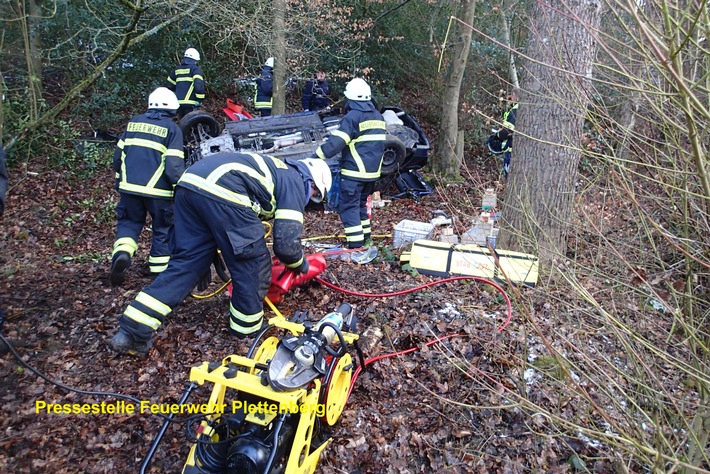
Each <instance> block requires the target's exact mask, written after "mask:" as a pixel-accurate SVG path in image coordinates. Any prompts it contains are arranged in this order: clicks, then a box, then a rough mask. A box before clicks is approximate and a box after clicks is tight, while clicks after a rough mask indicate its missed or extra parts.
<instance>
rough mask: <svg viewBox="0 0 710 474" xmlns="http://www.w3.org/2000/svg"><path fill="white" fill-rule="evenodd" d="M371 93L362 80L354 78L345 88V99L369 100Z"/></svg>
mask: <svg viewBox="0 0 710 474" xmlns="http://www.w3.org/2000/svg"><path fill="white" fill-rule="evenodd" d="M371 96H372V91H371V90H370V86H369V85H368V84H367V82H365V80H364V79H360V78H359V77H356V78H355V79H353V80H352V81H350V82H348V85H347V86H345V97H347V98H348V99H350V100H363V101H364V100H370V98H371Z"/></svg>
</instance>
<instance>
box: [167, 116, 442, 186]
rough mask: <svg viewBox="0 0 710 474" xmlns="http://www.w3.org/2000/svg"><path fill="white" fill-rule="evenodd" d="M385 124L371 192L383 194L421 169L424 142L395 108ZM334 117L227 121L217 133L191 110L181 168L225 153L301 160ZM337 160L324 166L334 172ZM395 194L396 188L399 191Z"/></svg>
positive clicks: (333, 125)
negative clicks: (401, 178) (378, 168)
mask: <svg viewBox="0 0 710 474" xmlns="http://www.w3.org/2000/svg"><path fill="white" fill-rule="evenodd" d="M381 112H382V115H383V117H384V118H385V122H386V124H387V140H386V142H385V153H384V157H383V160H382V169H381V172H382V176H381V178H380V180H379V181H378V182H377V184H376V189H377V190H380V191H386V190H387V189H388V188H389V187H390V185H391V184H392V183H393V182H394V181H395V180H396V179H397V178H398V177H399V176H400V175H402V174H403V173H405V172H410V171H412V172H413V171H416V170H418V169H420V168H422V167H423V166H425V165H426V164H427V161H428V159H429V140H428V138H427V136H426V134H425V133H424V131H423V130H422V129H421V127H420V126H419V124H418V123H417V122H416V121H415V120H414V118H412V117H411V116H410V115H409V114H407V113H406V112H405V111H404V110H402V109H400V108H398V107H388V106H385V107H383V108H382V109H381ZM342 117H343V116H342V115H340V114H338V113H337V112H332V111H328V112H323V111H320V112H298V113H293V114H283V115H273V116H270V117H254V118H245V119H241V120H232V121H228V122H226V123H225V125H224V129H223V130H222V131H221V132H220V125H219V122H218V121H217V120H216V119H215V118H214V117H213V116H212V115H210V114H209V113H207V112H205V111H202V110H196V111H193V112H190V113H189V114H187V115H185V116H184V117H183V118H182V120H181V121H180V128H181V129H182V132H183V135H184V137H185V153H186V157H185V158H186V162H187V165H188V166H189V165H191V164H192V163H194V162H196V161H198V160H200V159H202V158H203V157H205V156H208V155H211V154H214V153H220V152H229V151H232V152H234V151H242V152H257V153H264V154H268V155H273V156H276V157H279V158H294V159H303V158H308V157H309V156H311V155H312V154H313V153H314V152H315V151H316V149H317V148H318V146H320V144H321V143H323V142H324V141H325V140H327V139H328V137H329V136H330V134H331V132H333V131H334V130H337V129H338V126H339V124H340V120H341V119H342ZM338 159H339V156H336V157H333V158H331V159H330V160H328V161H329V164H331V167H333V168H334V169H335V168H337V162H338ZM400 191H401V189H400Z"/></svg>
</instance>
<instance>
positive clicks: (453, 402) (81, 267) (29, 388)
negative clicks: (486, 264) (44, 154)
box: [0, 158, 609, 474]
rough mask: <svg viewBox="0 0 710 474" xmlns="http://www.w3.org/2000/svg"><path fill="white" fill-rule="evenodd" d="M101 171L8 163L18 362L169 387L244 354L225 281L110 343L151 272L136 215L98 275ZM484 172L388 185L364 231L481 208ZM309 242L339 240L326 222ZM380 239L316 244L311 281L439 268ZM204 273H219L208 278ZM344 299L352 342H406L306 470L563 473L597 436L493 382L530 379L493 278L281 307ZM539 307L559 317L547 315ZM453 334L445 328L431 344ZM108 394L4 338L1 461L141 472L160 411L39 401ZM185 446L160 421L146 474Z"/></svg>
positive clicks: (1, 235)
mask: <svg viewBox="0 0 710 474" xmlns="http://www.w3.org/2000/svg"><path fill="white" fill-rule="evenodd" d="M491 160H492V158H491ZM496 166H497V165H495V163H493V165H492V167H493V168H495V167H496ZM111 174H112V173H111V171H110V170H109V169H108V166H107V167H106V169H98V170H97V171H95V172H94V173H92V174H91V175H89V176H85V177H83V178H82V179H76V178H70V179H68V178H69V177H68V176H67V173H65V172H62V171H57V170H51V169H50V168H49V167H48V165H47V164H46V163H41V162H39V161H38V162H33V163H31V164H30V165H25V166H23V167H21V168H20V169H15V170H13V173H12V178H13V182H12V187H11V192H10V194H9V200H8V202H7V206H6V213H5V216H4V220H3V222H2V225H0V241H1V242H2V251H1V252H0V269H1V271H2V276H1V278H0V295H2V296H1V299H2V306H3V308H4V311H5V315H6V318H7V320H6V322H5V325H4V328H3V335H5V336H6V337H7V338H8V339H9V340H11V341H12V342H13V344H14V345H15V347H16V350H17V352H18V353H19V354H20V356H21V357H22V360H23V361H24V362H25V363H27V364H29V365H30V366H32V367H34V368H36V369H37V370H39V371H41V372H42V373H43V374H45V375H46V376H47V377H49V378H51V379H53V380H54V381H57V382H60V383H62V384H65V385H68V386H70V387H73V388H76V389H79V390H84V391H105V392H119V393H122V394H126V395H130V396H132V397H135V398H136V399H139V400H145V401H150V402H152V403H176V402H177V400H178V399H179V398H180V396H181V394H182V393H183V391H184V390H185V387H186V383H187V382H188V375H189V370H190V367H193V366H195V365H198V364H200V363H201V362H203V361H210V362H214V361H220V360H222V359H223V358H224V357H226V356H227V355H229V354H240V355H243V354H245V353H246V351H247V345H246V343H245V342H240V341H237V340H235V339H234V338H232V337H230V335H229V333H228V331H227V326H228V319H227V318H228V296H227V295H226V293H221V294H218V295H217V296H215V297H213V298H209V299H196V298H193V297H188V298H187V299H186V300H185V301H184V302H183V303H182V304H181V305H179V306H178V307H177V308H176V310H175V311H174V312H173V313H172V314H171V315H170V317H169V318H168V319H167V322H166V324H164V325H163V327H161V328H160V330H159V331H158V333H157V337H156V339H155V341H154V346H153V349H151V351H150V352H149V354H148V356H147V357H146V358H144V359H140V358H134V357H129V356H120V355H117V354H115V353H114V352H112V351H111V350H110V349H108V347H107V343H108V341H109V340H110V338H111V337H112V335H113V334H114V332H115V331H116V328H117V318H118V316H119V315H120V314H121V312H122V311H123V309H124V308H125V307H126V306H127V304H128V303H129V302H130V301H131V300H132V298H133V297H135V295H136V294H137V292H138V291H139V290H140V289H141V288H143V287H144V286H145V285H147V284H148V283H149V281H150V280H149V279H148V278H147V277H144V276H143V275H142V273H141V269H140V266H141V265H140V264H141V263H142V261H143V260H144V259H145V258H146V257H147V251H148V238H149V235H148V232H147V231H145V232H144V234H143V236H142V242H141V247H140V250H139V251H138V253H137V255H136V258H135V259H134V265H133V266H132V267H131V268H130V270H129V271H128V277H127V280H126V283H125V284H124V285H123V286H122V287H119V288H113V287H111V286H109V284H108V271H109V262H110V252H111V247H112V243H113V239H114V230H115V229H114V225H115V222H114V212H113V207H114V205H115V203H116V201H117V194H116V193H115V192H114V191H113V190H112V188H111V185H112V176H111ZM474 174H475V173H474ZM469 176H470V175H469ZM486 182H488V183H491V185H492V186H495V183H493V181H492V180H488V181H486V180H485V179H483V178H480V176H478V175H477V177H476V178H475V179H470V180H468V181H467V182H466V183H462V184H457V185H450V186H448V187H446V188H441V187H437V189H436V192H435V193H433V194H431V195H428V196H424V197H422V198H420V199H418V200H414V199H398V200H393V201H392V202H391V203H390V204H389V205H387V206H386V207H384V208H380V209H375V210H374V211H373V233H374V234H376V235H387V234H392V232H393V227H394V226H395V225H396V224H397V223H398V222H400V221H401V220H403V219H410V220H417V221H424V222H427V221H429V220H430V219H431V218H432V216H433V212H434V211H435V210H444V211H445V212H446V213H447V214H449V215H452V216H454V217H455V219H456V220H455V230H456V232H457V233H459V234H460V233H461V232H463V231H464V230H465V229H466V228H467V227H469V226H470V218H471V217H473V216H474V215H476V213H477V212H480V209H478V208H476V206H477V205H479V203H480V197H481V195H482V193H483V191H484V189H483V188H484V187H485V185H484V184H483V183H486ZM501 189H502V188H499V189H498V190H499V191H500V190H501ZM499 196H500V194H499ZM305 220H306V225H305V232H304V237H318V236H333V235H336V236H337V235H338V234H340V233H341V232H342V228H341V224H340V221H339V218H338V216H337V214H333V213H325V212H324V211H323V210H310V211H309V212H308V213H307V215H306V219H305ZM319 242H323V243H328V242H330V243H343V241H342V239H338V238H337V237H336V238H330V239H323V240H320V241H319ZM376 243H377V244H378V246H379V247H380V256H379V257H378V258H377V259H376V260H375V261H373V262H371V263H368V264H366V265H357V264H355V263H353V262H350V261H344V260H341V259H328V267H327V269H326V271H325V272H324V274H323V275H322V277H323V279H324V280H327V281H329V282H331V283H333V284H335V285H337V286H339V287H341V288H344V289H347V290H351V291H354V292H360V293H373V294H374V293H391V292H398V291H402V290H407V289H410V288H414V287H417V286H419V285H423V284H427V283H431V282H434V281H436V280H437V278H433V277H427V276H422V275H413V274H412V272H408V271H406V270H404V269H403V268H402V264H401V263H399V261H398V259H397V257H398V255H399V250H396V249H392V247H391V238H379V239H376ZM213 285H214V286H215V287H217V285H218V283H217V281H216V280H215V282H214V283H213ZM528 296H529V297H530V298H531V299H532V300H533V301H534V302H533V304H534V305H536V307H539V308H541V318H543V320H544V318H545V315H549V314H550V313H551V312H552V310H553V308H551V307H549V305H546V304H545V302H544V301H535V296H534V295H533V294H532V293H531V294H529V295H528ZM341 302H348V303H350V304H352V305H353V307H354V308H355V311H356V314H357V316H358V317H359V320H360V327H359V328H358V330H359V332H360V334H362V335H363V337H362V341H361V345H362V347H363V350H364V352H365V357H367V358H371V357H375V356H379V355H385V354H390V353H393V352H396V351H402V350H406V349H410V348H416V349H418V350H416V351H415V352H411V353H408V354H406V355H402V356H399V357H390V358H383V359H381V360H379V361H377V362H374V363H372V364H370V365H368V366H367V370H365V371H364V372H363V373H362V374H361V375H360V377H359V378H358V379H357V382H356V384H355V386H354V389H353V392H352V395H351V397H350V399H349V400H348V403H347V405H346V407H345V410H344V412H343V414H342V416H341V418H340V420H339V421H338V423H337V425H336V426H335V427H334V428H333V429H332V433H331V434H332V442H331V443H330V444H329V445H328V446H327V448H326V449H325V451H324V454H323V455H322V458H321V462H320V464H319V468H318V472H320V473H327V474H333V473H390V472H391V473H414V472H441V473H443V472H481V473H484V472H510V473H516V472H529V471H530V470H531V469H535V470H537V472H567V471H570V469H571V468H570V462H569V459H570V456H571V455H576V456H580V457H584V458H586V459H591V458H593V457H594V454H595V449H594V447H593V446H592V445H590V444H585V443H583V442H581V441H580V440H579V439H571V438H557V437H555V438H553V437H549V436H544V435H539V434H538V433H537V431H538V428H539V426H538V425H537V424H536V422H535V420H534V419H531V418H530V417H529V416H528V415H527V414H526V413H524V412H523V411H522V410H520V409H518V408H516V407H515V406H514V405H509V404H510V402H509V401H508V400H507V399H506V398H505V397H503V396H502V394H503V388H504V386H505V388H506V389H512V390H523V391H525V390H526V389H521V388H520V387H518V386H517V385H518V384H519V382H520V381H521V380H522V376H523V372H524V370H525V364H524V362H523V363H522V364H521V363H520V360H521V359H520V357H519V354H520V351H521V344H522V343H524V342H525V339H526V338H527V337H528V335H526V331H525V330H524V323H523V321H522V320H521V318H520V316H519V315H518V314H517V313H515V314H514V315H513V319H512V321H511V322H510V324H509V325H508V326H507V327H505V328H504V329H502V326H503V325H504V323H505V321H506V316H507V307H506V305H505V299H504V298H503V295H502V294H500V293H499V292H498V291H497V290H496V289H495V288H494V287H492V286H489V285H486V284H484V283H480V282H470V281H464V282H461V281H457V282H451V283H444V284H437V285H434V286H430V287H428V288H426V289H423V290H421V291H415V292H412V293H408V294H403V295H400V296H395V297H379V298H369V297H363V296H351V295H347V294H344V293H342V292H339V291H335V290H332V289H330V288H328V287H326V286H324V285H321V284H319V283H317V282H313V283H311V284H309V285H308V286H305V287H300V288H296V289H294V290H292V291H291V292H290V293H288V294H287V295H286V297H285V299H284V301H283V302H282V303H281V304H279V305H278V309H279V311H280V312H282V313H283V314H284V315H285V316H290V315H291V314H293V313H294V312H295V311H297V310H309V311H312V312H313V313H314V315H316V317H318V316H320V315H324V314H326V313H328V312H330V311H332V310H334V309H335V308H336V307H337V306H338V305H339V304H340V303H341ZM265 310H266V316H267V317H271V316H273V315H274V312H273V311H272V310H270V309H269V308H268V307H265ZM547 322H548V323H549V324H555V321H554V320H553V319H552V318H548V319H547ZM449 334H456V335H457V336H456V337H452V338H451V339H448V340H447V341H446V342H445V343H442V344H438V345H432V346H428V345H426V343H427V342H428V341H431V340H432V339H434V338H435V337H437V336H443V335H449ZM523 361H524V359H523ZM466 367H475V369H476V370H478V371H480V373H484V374H489V376H490V377H491V379H495V380H498V381H499V382H497V383H499V384H501V385H500V390H498V391H496V390H492V391H491V390H490V389H488V388H485V389H484V388H483V387H482V386H480V384H478V383H476V382H475V380H474V379H472V378H471V377H469V376H468V375H467V369H466ZM494 386H495V384H494ZM210 388H211V387H209V385H208V386H204V387H200V388H198V389H197V390H196V391H195V392H193V394H192V396H191V398H190V402H192V403H205V402H207V399H208V398H209V390H210ZM527 390H528V396H532V397H535V393H534V391H535V388H531V387H528V388H527ZM537 398H538V399H539V400H541V403H544V400H546V399H547V398H546V397H545V396H542V395H540V396H538V397H537ZM550 398H553V397H550ZM116 400H117V399H116V398H111V397H99V396H94V395H90V394H81V393H73V392H69V391H67V390H64V389H63V388H60V387H58V386H57V385H55V384H53V383H50V382H49V381H47V380H43V379H40V378H38V377H37V376H36V375H35V374H34V373H32V372H31V371H30V370H27V369H25V368H24V367H22V366H21V365H20V364H19V363H18V361H17V360H16V359H15V357H13V355H12V354H11V353H9V352H8V351H7V350H5V351H3V354H2V356H1V357H0V472H8V473H9V472H15V473H44V472H57V473H74V472H77V473H79V472H82V473H83V472H91V473H115V472H137V471H138V470H139V467H140V465H141V462H142V461H143V458H144V457H145V455H146V454H147V452H148V448H149V446H150V443H151V442H152V440H153V439H154V438H155V436H156V435H157V433H158V431H159V429H160V426H161V424H162V419H161V418H160V417H158V416H154V415H150V414H147V413H138V414H132V415H130V414H122V415H115V414H114V415H111V414H69V415H67V414H50V413H47V412H46V410H43V409H38V408H41V407H42V406H43V405H42V403H55V404H57V403H59V404H87V403H101V402H103V401H105V402H107V403H109V402H111V403H112V402H115V401H116ZM551 403H554V402H551ZM564 409H565V410H572V408H568V407H565V408H564ZM38 411H39V412H38ZM189 448H190V444H189V442H188V441H187V440H186V437H185V433H184V425H183V424H178V423H175V424H173V425H171V427H170V428H169V429H168V431H167V434H166V436H165V437H164V439H163V441H162V443H161V444H160V446H159V447H158V449H157V452H156V453H155V456H154V458H153V460H152V463H151V465H150V468H149V470H148V472H180V470H181V466H182V464H183V463H184V461H185V459H186V457H187V453H188V450H189ZM592 464H594V463H593V462H592ZM607 467H608V466H606V465H605V463H604V461H598V462H597V464H596V465H594V469H595V470H596V471H597V472H609V471H607V470H606V468H607Z"/></svg>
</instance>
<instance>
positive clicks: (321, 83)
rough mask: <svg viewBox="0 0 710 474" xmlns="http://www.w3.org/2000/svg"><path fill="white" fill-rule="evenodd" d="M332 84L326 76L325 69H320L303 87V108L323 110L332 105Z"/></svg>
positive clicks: (305, 109)
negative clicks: (329, 95) (329, 84)
mask: <svg viewBox="0 0 710 474" xmlns="http://www.w3.org/2000/svg"><path fill="white" fill-rule="evenodd" d="M329 93H330V86H328V80H327V79H326V78H325V71H322V70H319V71H318V72H316V75H315V77H314V78H313V79H311V80H310V81H308V82H307V83H306V87H304V88H303V97H301V105H302V106H303V110H304V111H306V112H308V111H309V110H323V109H326V108H328V107H330V97H328V94H329Z"/></svg>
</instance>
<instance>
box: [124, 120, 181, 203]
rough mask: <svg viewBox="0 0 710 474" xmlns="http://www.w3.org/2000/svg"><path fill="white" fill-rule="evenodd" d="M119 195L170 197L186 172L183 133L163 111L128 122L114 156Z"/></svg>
mask: <svg viewBox="0 0 710 474" xmlns="http://www.w3.org/2000/svg"><path fill="white" fill-rule="evenodd" d="M113 169H114V171H116V179H117V181H118V182H117V189H118V190H119V191H120V192H125V193H129V194H137V195H139V196H149V197H156V198H171V197H173V186H175V184H176V183H177V182H178V180H179V179H180V176H181V175H182V173H183V172H184V171H185V158H184V151H183V142H182V131H181V130H180V127H178V126H177V124H175V122H173V120H172V114H171V113H169V112H167V111H164V110H148V112H146V113H145V114H143V115H138V116H136V117H134V118H132V119H131V121H130V122H128V125H127V126H126V131H125V132H124V133H123V135H122V136H121V138H120V139H119V141H118V144H117V145H116V151H115V152H114V155H113Z"/></svg>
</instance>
